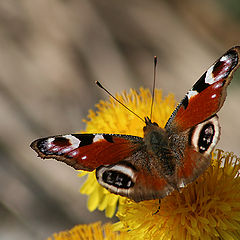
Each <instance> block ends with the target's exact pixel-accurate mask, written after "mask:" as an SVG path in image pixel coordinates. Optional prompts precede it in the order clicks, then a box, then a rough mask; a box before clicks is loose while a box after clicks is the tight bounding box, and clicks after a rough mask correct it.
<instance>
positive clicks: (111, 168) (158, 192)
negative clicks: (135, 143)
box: [96, 147, 174, 202]
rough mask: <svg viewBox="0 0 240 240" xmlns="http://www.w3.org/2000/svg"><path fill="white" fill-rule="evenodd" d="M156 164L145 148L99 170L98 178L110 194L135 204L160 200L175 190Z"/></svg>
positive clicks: (97, 172)
mask: <svg viewBox="0 0 240 240" xmlns="http://www.w3.org/2000/svg"><path fill="white" fill-rule="evenodd" d="M154 163H155V164H154ZM156 164H158V163H157V162H154V161H152V159H151V156H150V155H149V154H148V153H147V151H146V149H145V147H143V148H141V149H139V150H138V151H137V152H135V153H134V154H132V155H131V156H129V157H127V158H126V159H124V160H123V161H120V162H118V163H116V164H113V165H105V166H101V167H99V168H97V170H96V177H97V180H98V182H99V183H100V184H101V185H102V186H103V187H105V188H106V189H108V190H109V191H110V192H112V193H115V194H118V195H121V196H124V197H128V198H130V199H132V200H134V201H135V202H139V201H143V200H150V199H157V198H159V199H160V198H163V197H165V196H166V195H168V194H169V193H170V192H172V191H173V190H174V188H173V187H172V186H171V185H169V184H168V183H167V181H166V180H165V178H164V177H163V176H161V175H160V174H159V172H158V171H157V169H158V167H156V166H155V165H156Z"/></svg>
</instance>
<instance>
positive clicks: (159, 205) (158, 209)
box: [153, 199, 161, 215]
mask: <svg viewBox="0 0 240 240" xmlns="http://www.w3.org/2000/svg"><path fill="white" fill-rule="evenodd" d="M160 208H161V199H158V208H157V211H156V212H155V213H153V215H156V214H158V213H159V212H160Z"/></svg>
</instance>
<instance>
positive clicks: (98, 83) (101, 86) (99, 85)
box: [95, 81, 145, 123]
mask: <svg viewBox="0 0 240 240" xmlns="http://www.w3.org/2000/svg"><path fill="white" fill-rule="evenodd" d="M95 83H96V84H97V86H98V87H100V88H102V89H103V90H104V91H105V92H106V93H107V94H108V95H109V96H111V97H112V98H113V99H114V100H115V101H117V102H118V103H119V104H121V105H122V106H123V107H125V108H126V109H127V110H128V111H129V112H131V113H133V114H134V115H135V116H136V117H138V118H139V119H141V120H142V121H143V122H144V123H145V121H144V119H143V118H141V117H140V116H138V115H137V114H136V113H135V112H134V111H132V110H131V109H130V108H128V107H127V106H126V105H124V104H123V103H122V102H120V101H119V100H118V99H117V98H115V97H114V96H113V95H112V94H111V93H110V92H109V91H108V90H107V89H106V88H105V87H103V85H102V84H101V83H100V82H99V81H96V82H95Z"/></svg>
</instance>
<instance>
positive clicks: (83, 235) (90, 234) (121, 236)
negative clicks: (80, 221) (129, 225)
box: [47, 222, 128, 240]
mask: <svg viewBox="0 0 240 240" xmlns="http://www.w3.org/2000/svg"><path fill="white" fill-rule="evenodd" d="M127 239H128V238H127V234H126V233H119V232H114V231H113V230H112V225H111V224H110V223H108V224H105V225H101V223H100V222H97V223H92V224H89V225H86V224H84V225H77V226H75V227H74V228H72V229H71V230H68V231H63V232H60V233H55V234H53V236H52V237H49V238H48V239H47V240H127Z"/></svg>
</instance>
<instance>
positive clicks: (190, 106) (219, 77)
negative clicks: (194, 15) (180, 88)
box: [165, 47, 240, 187]
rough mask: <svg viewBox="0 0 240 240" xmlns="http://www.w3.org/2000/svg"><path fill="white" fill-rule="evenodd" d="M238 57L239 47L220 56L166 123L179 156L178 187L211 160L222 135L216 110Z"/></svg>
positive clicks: (172, 145)
mask: <svg viewBox="0 0 240 240" xmlns="http://www.w3.org/2000/svg"><path fill="white" fill-rule="evenodd" d="M239 59H240V47H234V48H231V49H230V50H228V51H227V52H226V53H225V54H224V55H223V56H222V57H220V58H219V59H218V60H217V61H216V62H215V63H214V64H213V65H212V66H211V67H210V68H209V69H208V70H207V71H206V72H205V73H204V74H203V75H202V77H201V78H200V79H199V80H198V81H197V82H196V83H195V84H194V86H193V87H192V89H191V90H190V91H188V93H187V94H186V96H185V98H184V99H183V100H182V102H181V103H180V104H179V105H178V106H177V108H176V109H175V111H174V112H173V114H172V115H171V117H170V119H169V120H168V122H167V124H166V126H165V129H166V131H167V133H168V135H169V139H170V146H171V149H172V151H173V155H175V158H176V171H175V181H176V185H177V187H183V186H185V185H186V184H188V183H190V182H192V181H193V180H194V179H196V178H197V177H198V176H200V175H201V174H202V173H203V172H204V171H205V170H206V169H207V168H208V166H209V165H210V163H211V152H212V151H213V149H214V147H215V146H216V144H217V142H218V140H219V137H220V126H219V123H218V117H217V115H216V113H217V112H218V111H219V110H220V108H221V107H222V105H223V103H224V101H225V98H226V94H227V93H226V89H227V86H228V84H229V83H230V81H231V79H232V75H233V73H234V72H235V71H236V70H237V68H238V67H239V65H240V60H239Z"/></svg>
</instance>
